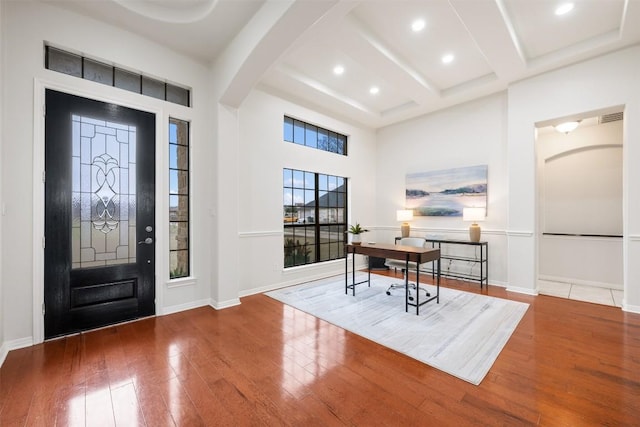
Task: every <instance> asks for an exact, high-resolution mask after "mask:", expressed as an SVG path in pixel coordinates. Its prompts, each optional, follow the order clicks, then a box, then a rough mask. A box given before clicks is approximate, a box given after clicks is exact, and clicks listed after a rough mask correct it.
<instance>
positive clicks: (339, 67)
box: [333, 65, 344, 76]
mask: <svg viewBox="0 0 640 427" xmlns="http://www.w3.org/2000/svg"><path fill="white" fill-rule="evenodd" d="M342 73H344V67H343V66H342V65H336V66H335V67H333V74H336V75H338V76H339V75H340V74H342Z"/></svg>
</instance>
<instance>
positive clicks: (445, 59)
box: [442, 53, 455, 64]
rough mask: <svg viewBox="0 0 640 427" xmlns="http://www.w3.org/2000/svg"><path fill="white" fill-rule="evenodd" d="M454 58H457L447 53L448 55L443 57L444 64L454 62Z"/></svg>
mask: <svg viewBox="0 0 640 427" xmlns="http://www.w3.org/2000/svg"><path fill="white" fill-rule="evenodd" d="M454 58H455V56H453V55H452V54H451V53H447V54H446V55H444V56H443V57H442V63H443V64H449V63H450V62H453V59H454Z"/></svg>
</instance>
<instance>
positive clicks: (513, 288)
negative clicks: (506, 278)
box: [506, 286, 538, 297]
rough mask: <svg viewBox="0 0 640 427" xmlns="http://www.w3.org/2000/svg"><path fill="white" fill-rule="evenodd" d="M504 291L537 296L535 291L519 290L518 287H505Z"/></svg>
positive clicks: (528, 289)
mask: <svg viewBox="0 0 640 427" xmlns="http://www.w3.org/2000/svg"><path fill="white" fill-rule="evenodd" d="M506 290H507V291H508V292H516V293H519V294H524V295H532V296H534V297H535V296H538V290H537V289H530V288H521V287H519V286H507V287H506Z"/></svg>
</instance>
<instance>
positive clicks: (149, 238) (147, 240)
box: [138, 237, 153, 245]
mask: <svg viewBox="0 0 640 427" xmlns="http://www.w3.org/2000/svg"><path fill="white" fill-rule="evenodd" d="M143 243H144V244H145V245H151V244H153V239H152V238H151V237H147V238H146V239H144V240H141V241H139V242H138V244H139V245H141V244H143Z"/></svg>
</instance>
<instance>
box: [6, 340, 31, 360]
mask: <svg viewBox="0 0 640 427" xmlns="http://www.w3.org/2000/svg"><path fill="white" fill-rule="evenodd" d="M32 345H33V337H27V338H19V339H17V340H11V341H5V342H3V343H2V346H0V366H2V365H3V364H4V361H5V359H6V358H7V355H8V354H9V352H10V351H11V350H18V349H20V348H25V347H31V346H32Z"/></svg>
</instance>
